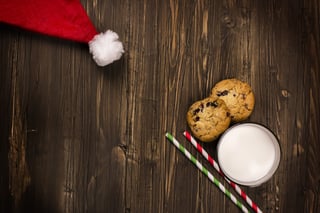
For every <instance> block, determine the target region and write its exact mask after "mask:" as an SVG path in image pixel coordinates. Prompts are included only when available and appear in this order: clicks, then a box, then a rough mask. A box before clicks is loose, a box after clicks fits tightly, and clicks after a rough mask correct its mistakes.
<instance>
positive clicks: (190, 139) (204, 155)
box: [183, 131, 262, 213]
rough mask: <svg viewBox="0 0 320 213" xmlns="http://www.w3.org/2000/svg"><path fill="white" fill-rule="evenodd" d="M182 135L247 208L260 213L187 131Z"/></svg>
mask: <svg viewBox="0 0 320 213" xmlns="http://www.w3.org/2000/svg"><path fill="white" fill-rule="evenodd" d="M183 135H184V136H185V137H186V138H187V140H188V141H190V142H191V143H192V145H193V146H194V147H195V148H196V149H197V150H198V152H200V153H201V154H202V156H203V157H204V158H205V159H206V160H207V161H208V162H209V163H210V164H211V166H213V167H214V168H215V170H217V172H218V173H219V174H220V175H221V176H222V177H223V178H224V179H225V180H226V181H227V182H228V183H229V184H230V186H231V187H232V188H233V189H234V190H235V191H236V192H237V193H238V194H239V195H240V196H241V197H242V199H243V200H245V201H246V202H247V203H248V204H249V206H250V207H251V208H252V209H253V210H254V211H255V212H257V213H262V211H261V209H260V208H259V207H258V206H257V204H255V203H254V202H253V201H252V200H251V199H250V198H249V197H248V195H247V194H246V193H245V192H244V191H243V190H242V189H241V188H240V187H239V186H238V185H237V184H236V183H234V182H232V181H230V180H229V179H228V178H227V177H226V176H225V175H224V174H223V173H222V171H221V169H220V167H219V165H218V163H217V162H216V161H215V160H214V159H213V158H212V157H211V156H210V155H209V154H208V153H207V152H206V150H204V149H203V147H202V146H201V145H200V144H199V143H198V142H197V141H196V140H195V139H194V138H193V137H192V136H191V134H190V133H189V132H187V131H184V133H183Z"/></svg>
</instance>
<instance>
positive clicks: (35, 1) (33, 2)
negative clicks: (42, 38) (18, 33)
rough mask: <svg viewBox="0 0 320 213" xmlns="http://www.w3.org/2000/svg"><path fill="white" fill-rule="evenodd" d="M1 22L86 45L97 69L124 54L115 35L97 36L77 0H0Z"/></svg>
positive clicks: (103, 34)
mask: <svg viewBox="0 0 320 213" xmlns="http://www.w3.org/2000/svg"><path fill="white" fill-rule="evenodd" d="M0 22H4V23H7V24H11V25H15V26H18V27H21V28H24V29H27V30H30V31H34V32H38V33H42V34H46V35H49V36H54V37H59V38H62V39H67V40H72V41H76V42H84V43H88V44H89V50H90V53H92V55H93V59H94V60H95V61H96V63H97V64H98V65H99V66H105V65H108V64H110V63H112V62H113V61H115V60H118V59H120V58H121V55H122V54H123V53H124V50H123V45H122V43H121V42H120V41H119V40H118V39H119V36H118V35H117V33H115V32H113V31H111V30H107V31H106V32H105V33H98V32H97V30H96V28H95V27H94V25H93V24H92V22H91V21H90V19H89V17H88V15H87V13H86V11H85V10H84V8H83V7H82V5H81V3H80V0H0Z"/></svg>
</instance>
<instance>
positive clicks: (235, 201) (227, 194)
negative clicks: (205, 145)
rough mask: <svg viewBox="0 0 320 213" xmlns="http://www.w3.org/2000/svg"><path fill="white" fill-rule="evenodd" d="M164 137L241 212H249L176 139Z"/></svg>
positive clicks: (169, 135)
mask: <svg viewBox="0 0 320 213" xmlns="http://www.w3.org/2000/svg"><path fill="white" fill-rule="evenodd" d="M166 137H167V138H168V139H169V141H170V142H171V143H172V144H173V145H175V146H176V147H177V148H178V149H179V150H180V151H181V152H182V153H183V154H184V155H185V156H186V157H187V158H188V159H189V160H190V161H191V162H192V163H193V164H194V165H195V166H196V167H197V168H198V169H199V170H200V171H201V172H202V173H203V174H205V175H206V176H207V178H208V179H209V180H210V181H211V182H212V183H214V184H215V185H216V186H217V187H218V188H219V189H220V190H221V191H222V192H223V193H224V194H225V195H226V196H227V197H228V198H229V199H230V200H231V201H232V202H233V203H235V204H236V205H237V206H238V207H239V208H240V209H241V210H242V211H243V212H249V211H248V209H247V208H246V207H245V206H244V205H243V204H242V203H241V202H240V201H239V200H237V198H236V197H235V196H234V195H233V194H231V192H230V191H228V190H227V189H226V188H225V187H224V186H223V185H222V184H221V183H220V182H219V180H218V179H216V178H215V177H214V176H213V175H212V174H211V173H210V172H209V171H208V170H207V169H206V168H205V167H204V166H202V164H201V163H200V162H199V161H198V160H197V159H196V158H195V157H194V156H193V155H191V154H190V152H189V151H188V150H187V149H186V148H184V147H183V146H182V145H181V144H180V143H179V141H177V139H175V138H174V137H173V136H172V135H171V134H170V133H166Z"/></svg>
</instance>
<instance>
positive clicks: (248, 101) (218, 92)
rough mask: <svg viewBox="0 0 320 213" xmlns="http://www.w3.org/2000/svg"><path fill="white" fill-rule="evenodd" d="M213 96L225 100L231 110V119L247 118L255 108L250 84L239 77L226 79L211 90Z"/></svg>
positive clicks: (234, 120)
mask: <svg viewBox="0 0 320 213" xmlns="http://www.w3.org/2000/svg"><path fill="white" fill-rule="evenodd" d="M211 97H213V98H219V99H222V100H224V102H225V103H226V105H227V107H228V108H229V110H230V114H231V121H232V122H239V121H243V120H245V119H247V118H248V117H249V116H250V114H251V113H252V111H253V108H254V95H253V92H252V89H251V87H250V85H249V84H247V83H245V82H242V81H240V80H238V79H235V78H232V79H225V80H222V81H220V82H218V83H217V84H216V85H215V86H214V87H213V88H212V90H211Z"/></svg>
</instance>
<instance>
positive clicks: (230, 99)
mask: <svg viewBox="0 0 320 213" xmlns="http://www.w3.org/2000/svg"><path fill="white" fill-rule="evenodd" d="M253 108H254V95H253V92H252V89H251V87H250V85H249V84H247V83H245V82H242V81H240V80H238V79H235V78H233V79H225V80H222V81H220V82H218V83H217V84H216V85H215V86H214V87H213V88H212V90H211V94H210V96H209V97H207V98H205V99H203V100H200V101H197V102H195V103H194V104H192V105H191V107H190V108H189V110H188V112H187V123H188V125H189V127H190V129H191V131H192V133H193V135H194V136H195V137H197V138H198V139H199V140H201V141H203V142H211V141H214V140H215V139H216V138H217V137H218V136H219V135H220V134H221V133H223V132H224V131H225V130H226V129H227V128H228V127H229V125H230V123H236V122H240V121H243V120H245V119H247V118H248V117H249V116H250V114H251V112H252V111H253Z"/></svg>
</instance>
